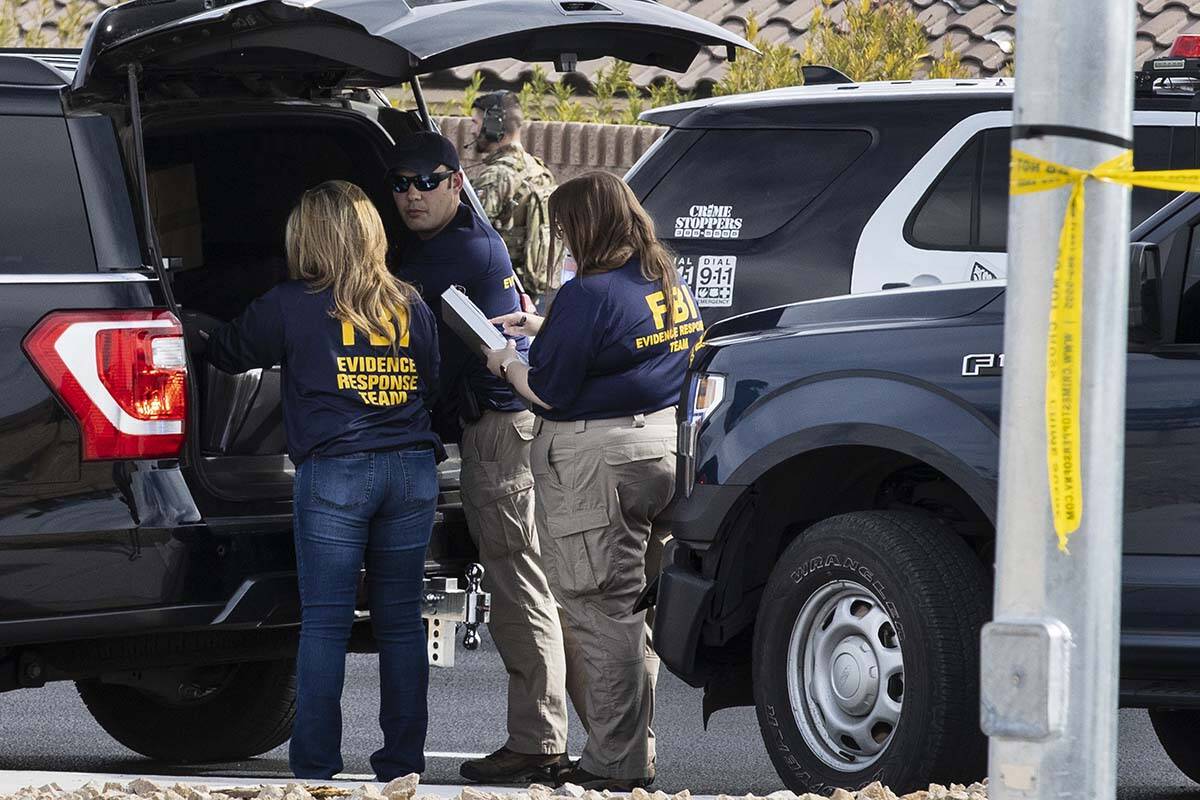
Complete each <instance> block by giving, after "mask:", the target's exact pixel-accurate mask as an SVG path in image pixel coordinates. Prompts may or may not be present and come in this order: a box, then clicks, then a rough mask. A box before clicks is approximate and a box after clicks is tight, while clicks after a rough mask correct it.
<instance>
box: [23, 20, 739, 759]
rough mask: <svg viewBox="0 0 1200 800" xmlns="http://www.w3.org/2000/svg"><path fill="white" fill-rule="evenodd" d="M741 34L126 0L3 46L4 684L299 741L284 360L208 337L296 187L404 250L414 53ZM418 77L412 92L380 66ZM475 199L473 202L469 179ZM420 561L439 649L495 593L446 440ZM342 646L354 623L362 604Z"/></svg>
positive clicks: (564, 60) (252, 288)
mask: <svg viewBox="0 0 1200 800" xmlns="http://www.w3.org/2000/svg"><path fill="white" fill-rule="evenodd" d="M708 45H715V46H720V47H723V48H729V49H732V48H735V47H739V46H748V44H747V43H746V42H745V41H744V40H743V39H741V38H740V37H737V36H734V35H733V34H730V33H727V32H725V31H724V30H722V29H721V28H719V27H717V26H716V25H712V24H710V23H708V22H705V21H703V20H700V19H697V18H695V17H691V16H688V15H687V14H684V13H682V12H679V11H675V10H672V9H670V8H666V7H663V6H659V5H658V4H657V3H646V2H642V1H641V0H603V2H586V3H580V2H574V0H556V1H553V2H552V1H551V0H478V1H477V2H471V3H429V2H412V3H406V2H402V1H401V0H365V1H363V2H354V3H321V4H317V3H310V2H297V1H296V0H242V1H241V2H228V1H227V0H132V2H127V3H122V4H120V5H118V6H113V7H111V8H109V9H107V10H105V11H104V12H103V13H102V14H101V16H100V17H99V18H98V20H97V21H96V22H95V24H94V25H93V26H92V31H91V34H90V35H89V38H88V40H87V42H86V44H85V46H84V48H83V50H82V52H79V51H75V52H66V51H58V52H45V51H40V52H39V51H7V52H3V53H0V190H2V191H0V198H2V200H0V204H2V209H0V577H2V579H0V691H7V690H13V689H20V688H22V687H30V686H40V685H42V684H43V683H45V682H47V681H54V680H74V681H76V682H77V685H78V687H79V690H80V694H81V695H82V697H83V700H84V702H85V703H86V704H87V706H88V708H89V709H90V710H91V712H92V714H93V715H94V716H95V717H96V719H97V720H98V721H99V722H100V724H101V725H102V726H103V727H104V728H105V729H106V730H107V731H108V732H109V733H111V734H112V735H113V736H114V737H115V738H117V739H118V740H120V741H121V742H122V743H124V744H125V745H127V746H128V747H130V748H132V749H133V750H136V751H138V752H140V753H143V754H145V755H148V756H151V757H154V758H157V759H161V760H165V761H224V760H233V759H238V758H243V757H247V756H252V755H255V754H258V753H262V752H265V751H266V750H269V749H271V748H272V747H274V746H276V745H277V744H279V743H280V742H282V741H284V740H285V739H287V737H288V735H289V733H290V729H291V721H292V715H293V709H294V694H295V689H294V681H293V677H292V663H291V660H292V659H293V658H294V654H295V646H296V635H297V625H298V620H299V608H298V605H299V604H298V599H297V591H296V576H295V558H294V552H293V546H292V532H291V525H292V517H291V514H292V477H293V473H294V467H293V465H292V464H291V462H290V461H289V460H288V458H287V456H286V452H287V448H286V442H285V441H284V438H283V426H282V419H281V409H280V394H279V391H280V388H279V387H280V374H279V369H278V368H275V369H269V370H261V371H259V370H256V371H254V372H251V373H246V374H243V375H237V376H231V375H226V374H224V373H221V372H219V371H217V370H215V369H213V368H212V367H211V366H210V365H207V364H206V363H205V362H204V360H203V358H202V356H201V354H200V346H199V343H200V340H201V338H202V337H201V335H200V334H201V333H202V332H204V331H206V330H207V329H209V328H211V327H212V326H214V325H218V324H220V323H221V322H222V321H225V320H228V319H231V318H232V317H234V316H236V315H237V314H238V313H239V312H240V311H241V310H242V309H243V308H244V307H245V306H246V305H247V304H248V303H249V302H250V301H251V300H252V299H254V298H255V297H256V296H258V295H259V294H261V293H263V292H265V291H266V290H267V289H269V288H270V287H271V286H273V285H274V284H275V283H277V282H279V281H280V280H282V279H283V278H284V277H286V265H285V255H284V250H283V236H282V233H283V226H284V221H285V220H286V218H287V214H288V212H289V210H290V208H291V207H292V205H293V204H294V203H295V202H296V199H297V198H298V197H299V196H300V194H301V193H302V192H303V191H304V190H305V189H307V188H310V187H312V186H314V185H316V184H318V183H320V182H322V181H325V180H330V179H335V178H338V179H343V180H348V181H352V182H355V183H357V184H358V185H360V186H361V187H362V188H363V189H364V191H366V192H367V194H368V195H369V196H370V197H372V198H373V200H374V201H375V204H376V206H377V207H378V208H379V211H380V213H381V215H382V216H383V219H384V224H385V226H386V227H387V230H388V234H389V238H390V239H391V241H392V243H393V245H395V246H400V245H402V244H403V239H404V237H405V236H407V235H410V234H408V232H407V230H406V229H405V228H404V226H403V224H402V223H401V221H400V219H399V215H398V214H397V212H396V209H395V204H394V203H393V200H392V196H391V192H390V190H389V188H388V187H387V185H386V182H385V180H384V173H385V169H386V164H387V158H388V154H389V152H390V148H391V147H392V146H393V145H394V142H395V139H396V137H397V136H400V135H402V134H404V133H406V132H410V131H415V130H429V129H432V128H433V123H432V122H431V121H430V117H429V113H428V110H427V108H426V106H425V104H424V102H423V100H422V99H421V89H420V83H419V82H418V79H417V76H418V75H420V74H425V73H428V72H431V71H434V70H438V69H445V68H447V67H451V66H455V65H458V64H463V63H472V62H476V61H483V60H488V59H492V58H501V57H516V58H524V59H527V60H533V61H554V62H556V63H557V64H558V65H559V67H560V68H561V69H565V70H569V69H573V68H574V64H575V62H576V61H577V60H586V59H592V58H599V57H601V56H604V55H614V56H617V57H619V58H622V59H625V60H628V61H631V62H635V63H639V64H649V65H654V66H659V67H666V68H669V69H676V70H682V69H686V68H687V67H688V65H689V64H690V63H691V62H692V60H693V58H694V57H695V56H696V54H697V52H698V51H699V50H700V48H701V47H702V46H708ZM405 83H408V84H409V85H410V86H411V88H412V92H413V95H414V97H415V98H416V106H417V107H416V109H415V110H408V111H403V110H400V109H398V108H394V107H393V106H392V105H391V104H390V102H389V101H388V98H387V97H386V96H384V94H383V93H382V92H381V88H382V87H388V86H395V85H401V84H405ZM466 199H468V200H470V199H471V196H470V195H469V192H468V197H467V198H466ZM443 466H444V469H443V475H442V478H443V484H442V489H443V494H442V502H441V503H440V507H439V515H438V520H437V523H436V526H435V529H434V533H433V538H432V540H431V544H430V547H429V551H428V554H427V559H426V574H427V576H428V577H429V580H430V582H431V585H430V586H429V591H427V593H426V608H425V611H426V613H427V616H428V617H429V618H430V619H431V622H430V628H429V629H430V641H429V653H430V660H431V662H433V663H440V664H444V663H446V661H447V659H448V658H449V657H452V654H453V650H452V649H447V648H446V640H445V638H439V637H440V631H441V630H445V629H444V628H440V623H441V622H446V623H450V622H454V621H456V620H461V621H465V622H467V623H468V624H474V623H477V622H478V621H479V620H480V615H479V612H480V611H482V610H483V608H482V606H483V598H482V595H481V593H480V592H478V591H473V590H472V591H462V590H458V589H456V588H455V587H454V586H452V585H449V586H448V585H447V583H446V581H454V580H456V579H457V577H458V576H461V575H463V573H464V569H466V568H467V566H468V564H469V563H470V561H471V560H472V559H473V557H474V547H473V545H472V543H471V541H470V539H469V537H468V536H467V532H466V527H465V521H464V517H463V513H462V509H461V504H460V503H459V498H458V494H457V474H456V469H455V466H454V462H453V461H451V462H449V463H447V464H445V465H443ZM360 620H361V621H362V623H363V624H362V625H359V626H356V627H357V628H359V629H361V630H359V631H357V632H356V636H355V637H354V639H353V640H352V641H353V643H354V644H355V646H361V647H363V648H369V647H370V646H371V641H370V631H369V625H368V624H367V623H368V622H369V609H367V608H365V607H364V608H363V609H362V611H361V614H360Z"/></svg>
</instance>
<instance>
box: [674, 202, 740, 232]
mask: <svg viewBox="0 0 1200 800" xmlns="http://www.w3.org/2000/svg"><path fill="white" fill-rule="evenodd" d="M741 232H742V218H741V217H735V216H734V215H733V206H717V205H708V206H702V205H695V206H692V207H691V208H689V209H688V213H687V216H685V217H676V218H675V238H676V239H736V238H738V236H739V235H740V234H741Z"/></svg>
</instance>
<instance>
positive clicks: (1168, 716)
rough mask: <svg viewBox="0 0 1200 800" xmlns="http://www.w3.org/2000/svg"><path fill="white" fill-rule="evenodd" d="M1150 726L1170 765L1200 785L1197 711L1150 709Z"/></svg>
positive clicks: (1199, 712) (1199, 718) (1199, 724)
mask: <svg viewBox="0 0 1200 800" xmlns="http://www.w3.org/2000/svg"><path fill="white" fill-rule="evenodd" d="M1150 722H1151V723H1152V724H1153V725H1154V733H1155V735H1157V736H1158V742H1159V744H1161V745H1162V747H1163V750H1166V751H1167V757H1168V758H1170V759H1171V763H1172V764H1174V765H1175V766H1177V767H1179V771H1180V772H1182V773H1183V774H1184V775H1187V776H1188V777H1189V778H1190V779H1191V780H1193V781H1195V782H1196V783H1200V736H1197V732H1200V711H1198V710H1195V709H1176V708H1152V709H1150Z"/></svg>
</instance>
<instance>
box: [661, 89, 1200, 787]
mask: <svg viewBox="0 0 1200 800" xmlns="http://www.w3.org/2000/svg"><path fill="white" fill-rule="evenodd" d="M903 91H905V92H907V91H909V90H907V89H906V90H903ZM946 93H947V90H942V91H940V92H932V93H930V94H929V95H928V96H927V97H926V98H925V99H924V100H922V101H921V103H917V104H914V105H911V106H903V105H901V104H898V103H897V104H890V103H887V102H885V101H883V100H879V101H877V102H875V103H872V104H867V103H863V104H861V105H860V107H859V110H860V111H861V112H862V114H863V117H864V119H873V120H876V121H878V123H879V130H880V131H884V132H883V133H882V134H880V135H882V137H883V138H884V139H886V138H887V136H888V135H889V133H887V132H886V131H890V126H888V125H886V124H884V117H883V115H884V114H885V113H886V110H887V109H889V108H895V109H896V111H897V113H898V114H900V115H901V117H902V119H903V118H907V117H908V116H909V115H916V114H918V113H920V110H921V109H925V108H927V109H928V112H927V116H928V117H930V118H938V117H939V115H940V114H941V113H942V111H941V108H940V104H941V101H940V100H939V99H938V98H939V97H941V96H944V95H945V94H946ZM1151 100H1153V101H1154V102H1159V101H1162V102H1169V103H1182V104H1184V105H1187V106H1188V107H1192V108H1194V107H1196V98H1195V97H1193V96H1191V95H1190V93H1189V94H1187V95H1186V96H1179V97H1171V98H1145V99H1144V100H1139V108H1142V107H1143V105H1144V104H1145V103H1148V102H1150V101H1151ZM980 102H981V104H986V103H987V102H990V101H983V100H981V101H980ZM854 107H855V104H854V103H853V102H851V103H849V104H848V105H847V106H845V107H844V108H842V109H840V110H837V111H836V113H838V114H840V115H844V116H848V115H850V113H851V110H852V109H853V108H854ZM763 113H764V114H765V113H767V112H766V111H764V112H763ZM829 113H830V114H834V113H835V111H834V110H833V109H830V111H829ZM1166 113H1175V112H1166ZM1187 113H1188V115H1189V116H1191V115H1192V113H1193V112H1187ZM1150 121H1152V120H1148V121H1147V122H1150ZM1143 130H1144V129H1139V133H1142V132H1143ZM1168 133H1171V135H1172V136H1173V137H1178V140H1186V142H1187V143H1188V144H1187V146H1186V147H1185V148H1184V149H1185V152H1187V153H1188V154H1189V155H1188V158H1191V157H1192V156H1193V155H1194V149H1191V148H1192V143H1193V142H1194V137H1195V134H1194V131H1193V130H1192V129H1191V128H1183V129H1180V130H1176V131H1168ZM989 149H990V145H989V144H988V142H987V140H986V139H984V140H983V150H982V152H983V153H985V154H986V153H987V152H988V151H989ZM968 152H970V151H968ZM976 152H978V151H976ZM864 157H865V156H864ZM984 158H985V162H984V163H983V164H982V165H981V168H980V169H978V170H976V171H975V172H974V175H975V176H976V177H975V180H976V181H977V182H975V183H972V181H966V182H965V183H964V182H963V181H961V180H959V179H957V178H954V179H951V178H950V177H947V176H951V175H953V174H954V170H955V166H954V163H953V162H952V163H951V164H950V165H949V166H948V167H947V168H946V170H947V171H946V172H944V173H943V177H941V178H939V179H938V182H937V183H935V184H934V186H933V188H932V189H931V190H930V192H929V193H927V195H926V201H925V202H932V201H931V200H929V198H933V197H935V196H937V195H938V193H939V192H941V191H942V189H941V188H940V187H941V186H942V185H944V184H945V183H946V181H948V180H953V181H954V183H955V184H956V185H958V186H959V187H960V188H961V189H962V190H963V191H964V192H967V193H966V194H964V195H962V196H963V197H966V198H970V197H972V196H974V197H976V198H978V194H975V195H972V194H971V193H970V192H969V191H968V190H969V189H970V187H971V186H972V185H974V186H980V185H982V186H983V187H985V188H986V186H987V179H986V176H987V170H988V167H987V164H986V156H984ZM1171 160H1172V162H1174V158H1172V159H1171ZM1185 160H1186V159H1185ZM976 163H978V162H976ZM980 179H982V181H981V183H980V182H978V181H979V180H980ZM872 191H873V190H872ZM946 196H947V198H949V197H951V196H953V193H951V192H949V191H947V192H946ZM1136 197H1137V195H1136V193H1135V214H1137V202H1136ZM1144 197H1145V196H1143V198H1144ZM1004 200H1006V198H997V199H993V200H989V199H987V198H985V199H984V201H983V202H982V203H979V202H974V203H972V202H966V203H965V208H966V211H965V213H964V214H963V215H962V216H963V218H964V219H970V218H974V216H976V215H980V214H982V215H984V216H986V214H987V213H989V212H988V209H989V208H991V209H992V212H993V213H999V210H1000V208H1001V204H1002V201H1004ZM937 202H939V203H940V202H941V201H937ZM941 207H942V208H944V209H945V208H946V206H941ZM1143 208H1144V206H1143ZM914 213H915V214H916V217H915V225H914V228H913V229H914V230H916V229H920V228H921V223H922V212H921V211H920V209H918V210H917V211H915V212H914ZM945 214H946V215H948V216H946V217H945V218H944V219H950V218H952V217H953V215H952V214H951V211H945ZM1139 216H1141V215H1139ZM1145 216H1146V217H1147V218H1146V219H1144V220H1141V221H1140V223H1139V224H1138V225H1137V226H1136V227H1135V228H1134V229H1133V235H1132V239H1133V241H1135V242H1137V244H1136V245H1135V246H1134V253H1133V259H1132V266H1133V270H1132V279H1131V287H1132V288H1131V292H1130V298H1131V303H1130V306H1131V309H1130V310H1131V313H1130V320H1131V328H1130V335H1129V352H1128V362H1127V367H1128V388H1127V416H1126V451H1125V487H1124V497H1125V521H1124V559H1123V565H1122V582H1123V583H1122V597H1121V605H1122V609H1121V610H1122V619H1121V621H1122V630H1121V674H1120V700H1121V704H1122V705H1123V706H1126V707H1133V708H1148V709H1150V718H1151V720H1152V721H1153V724H1154V727H1155V730H1156V732H1157V733H1158V736H1159V738H1160V740H1161V742H1162V744H1163V746H1164V748H1165V749H1166V751H1167V753H1168V755H1169V756H1170V757H1171V759H1172V760H1173V761H1174V762H1175V764H1176V765H1177V766H1178V767H1179V768H1180V769H1181V770H1182V771H1183V772H1184V773H1186V774H1187V775H1188V776H1189V777H1191V778H1192V779H1193V780H1197V781H1200V737H1197V735H1196V732H1197V730H1200V539H1198V538H1197V536H1196V534H1195V532H1194V531H1193V528H1194V526H1195V525H1196V522H1197V514H1198V510H1200V460H1198V459H1197V454H1198V453H1200V433H1198V432H1200V404H1198V403H1197V396H1198V390H1197V387H1200V199H1198V198H1197V196H1196V195H1184V196H1181V197H1177V198H1175V199H1173V200H1170V201H1169V202H1168V203H1167V204H1166V206H1165V207H1163V208H1161V209H1159V210H1158V211H1156V212H1153V213H1149V212H1147V213H1146V214H1145ZM944 219H943V221H944ZM902 220H903V218H899V219H898V220H897V222H898V223H899V222H902ZM1135 221H1137V220H1135ZM910 222H914V220H913V218H911V217H910ZM932 229H933V228H932V227H931V228H929V230H932ZM1000 244H1001V246H1002V245H1003V242H1001V243H1000ZM798 249H801V248H800V247H799V246H798ZM857 268H858V267H857V266H856V269H857ZM1004 292H1005V287H1004V284H1003V283H1002V282H1000V281H994V280H993V281H986V282H975V283H971V282H964V283H958V284H955V285H942V286H931V287H924V288H915V287H910V288H900V289H893V290H889V291H881V292H876V293H870V294H858V295H853V294H852V295H844V296H841V297H836V298H830V299H825V300H812V301H808V302H802V303H797V304H793V305H786V306H781V307H776V308H771V309H766V310H761V311H758V312H754V313H750V314H746V315H742V316H738V317H733V318H730V319H726V320H724V321H721V322H718V323H716V324H715V325H712V326H711V327H710V328H709V329H708V330H707V332H706V333H705V335H704V337H703V340H702V342H701V344H700V345H699V346H698V349H697V350H696V351H695V354H694V361H693V363H692V365H691V368H690V372H689V376H688V381H687V384H686V386H685V392H684V399H683V401H682V403H681V406H682V411H681V416H682V418H681V428H680V438H679V453H680V459H679V467H678V484H677V490H676V499H675V501H674V503H673V505H672V507H671V508H670V509H668V512H667V517H668V518H669V519H670V522H671V525H672V530H673V533H674V537H675V539H674V543H673V545H672V546H671V548H670V549H669V551H668V552H667V554H666V555H665V557H664V569H663V571H662V573H661V576H660V580H659V586H658V590H657V592H658V594H657V616H656V618H655V623H654V642H655V648H656V649H657V651H658V653H659V655H660V656H661V657H662V660H663V662H664V663H665V664H666V665H667V666H668V667H669V668H670V669H671V670H672V671H673V672H675V673H676V674H678V675H680V676H681V677H683V678H684V679H685V680H687V681H688V682H689V683H691V684H692V685H695V686H704V687H705V698H704V710H705V715H706V718H707V716H708V715H710V714H711V713H713V712H714V711H715V710H717V709H720V708H724V707H727V706H732V705H750V704H753V705H755V706H756V708H757V714H758V720H759V724H760V727H761V730H762V735H763V738H764V741H765V743H766V746H767V749H768V751H769V753H770V757H771V759H772V761H773V763H774V765H775V767H776V769H777V770H778V772H779V774H780V776H781V777H782V778H783V780H784V782H785V783H786V784H787V785H788V786H789V787H790V788H792V789H794V790H796V791H805V790H808V791H825V790H827V789H828V788H829V787H833V786H843V787H857V786H861V785H863V784H866V783H868V782H870V781H874V780H882V781H883V782H884V783H886V784H889V785H891V786H892V787H893V788H894V789H896V791H897V792H901V791H908V790H911V789H913V788H917V787H920V786H921V785H923V784H927V783H928V782H930V781H931V780H933V781H938V782H949V781H951V780H960V781H970V780H977V779H979V778H980V776H982V775H983V774H985V772H986V753H987V750H986V740H985V739H984V737H983V735H982V734H981V733H980V729H979V630H980V626H981V625H982V623H983V622H984V621H986V620H987V619H988V618H989V616H990V612H989V609H990V605H991V589H990V583H991V574H992V565H993V561H994V547H995V521H996V507H997V476H998V472H999V416H1000V396H1001V391H1000V390H1001V374H1002V371H1003V366H1004V352H1003V346H1004V345H1003V326H1004Z"/></svg>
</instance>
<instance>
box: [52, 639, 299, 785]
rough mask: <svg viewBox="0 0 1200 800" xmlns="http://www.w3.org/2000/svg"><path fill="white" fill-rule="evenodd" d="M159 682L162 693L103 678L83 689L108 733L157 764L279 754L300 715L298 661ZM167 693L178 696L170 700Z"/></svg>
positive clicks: (165, 676)
mask: <svg viewBox="0 0 1200 800" xmlns="http://www.w3.org/2000/svg"><path fill="white" fill-rule="evenodd" d="M153 677H154V678H156V679H157V680H155V683H156V685H157V686H158V687H159V688H158V691H157V692H155V693H151V692H148V691H146V690H144V689H138V688H134V687H132V686H126V685H121V684H113V683H101V682H100V681H98V680H89V681H79V682H77V683H76V684H75V685H76V688H78V690H79V696H80V697H81V698H82V699H83V702H84V705H86V706H87V709H88V711H89V712H91V715H92V716H93V717H94V718H95V720H96V721H97V722H98V723H100V727H102V728H104V730H105V731H106V732H107V733H108V734H109V735H110V736H112V737H113V738H114V739H116V740H117V741H118V742H120V743H121V744H123V745H125V746H126V747H128V748H129V749H130V750H133V751H135V752H138V753H141V754H142V755H144V756H147V757H148V758H152V759H155V760H156V761H164V762H170V763H176V764H183V763H198V762H214V761H239V760H241V759H244V758H250V757H252V756H257V755H260V754H262V753H265V752H267V751H268V750H273V749H274V748H276V747H278V746H279V745H281V744H283V743H284V742H285V741H287V740H288V738H289V737H290V736H291V732H292V720H293V719H294V718H295V716H296V677H295V661H293V660H291V659H286V660H279V661H256V662H246V663H241V664H233V665H227V666H221V667H208V668H200V669H193V670H188V671H186V672H179V673H169V672H163V673H158V674H157V675H155V676H153ZM162 687H170V688H173V689H177V690H176V691H175V692H174V696H172V697H170V698H168V697H167V696H166V695H165V694H164V693H163V692H162ZM182 695H187V697H184V696H182Z"/></svg>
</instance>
